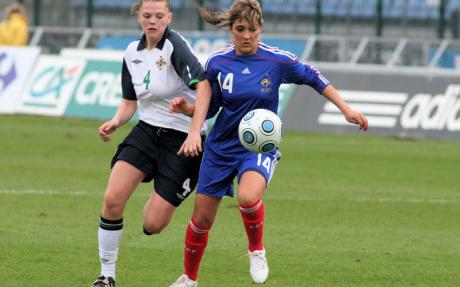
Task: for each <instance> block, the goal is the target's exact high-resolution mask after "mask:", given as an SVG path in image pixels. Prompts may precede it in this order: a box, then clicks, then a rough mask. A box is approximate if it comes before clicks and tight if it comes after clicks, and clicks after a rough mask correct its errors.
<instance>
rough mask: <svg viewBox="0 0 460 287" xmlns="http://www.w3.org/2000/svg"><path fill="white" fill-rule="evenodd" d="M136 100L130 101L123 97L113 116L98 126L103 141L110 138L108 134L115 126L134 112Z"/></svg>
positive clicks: (122, 122) (129, 117)
mask: <svg viewBox="0 0 460 287" xmlns="http://www.w3.org/2000/svg"><path fill="white" fill-rule="evenodd" d="M136 109H137V101H130V100H125V99H123V100H122V101H121V103H120V106H119V107H118V110H117V112H116V114H115V116H114V117H113V118H112V119H111V120H110V121H107V122H105V123H103V124H102V125H101V126H100V127H99V136H100V137H101V139H102V140H103V141H105V142H108V141H110V140H111V139H112V137H111V136H110V135H111V134H112V133H113V132H115V131H116V130H117V128H119V127H121V126H122V125H123V124H125V123H126V122H128V121H129V120H130V119H131V118H132V116H133V115H134V113H136Z"/></svg>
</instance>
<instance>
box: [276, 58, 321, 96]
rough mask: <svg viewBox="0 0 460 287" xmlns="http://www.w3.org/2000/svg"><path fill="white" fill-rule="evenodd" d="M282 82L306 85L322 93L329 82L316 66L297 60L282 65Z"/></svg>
mask: <svg viewBox="0 0 460 287" xmlns="http://www.w3.org/2000/svg"><path fill="white" fill-rule="evenodd" d="M283 83H286V84H298V85H308V86H310V87H312V88H313V89H315V91H316V92H318V93H319V94H322V93H323V91H324V89H326V87H327V86H328V85H329V84H330V82H329V80H328V79H326V78H325V77H324V76H323V75H322V74H321V73H320V71H319V70H318V69H317V68H316V67H314V66H310V65H308V64H303V63H301V62H299V61H298V60H295V61H292V62H290V63H287V64H285V65H284V69H283Z"/></svg>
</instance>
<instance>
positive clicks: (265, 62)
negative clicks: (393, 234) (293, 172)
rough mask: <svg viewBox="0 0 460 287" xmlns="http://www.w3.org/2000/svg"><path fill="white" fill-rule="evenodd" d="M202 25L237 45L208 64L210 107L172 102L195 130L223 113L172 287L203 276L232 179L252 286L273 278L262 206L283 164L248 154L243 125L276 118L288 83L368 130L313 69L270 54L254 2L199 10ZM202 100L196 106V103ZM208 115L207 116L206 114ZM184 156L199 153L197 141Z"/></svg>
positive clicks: (274, 157) (208, 147)
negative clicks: (252, 115)
mask: <svg viewBox="0 0 460 287" xmlns="http://www.w3.org/2000/svg"><path fill="white" fill-rule="evenodd" d="M200 14H201V16H202V17H203V19H204V20H205V21H207V22H208V23H211V24H214V25H216V26H218V27H228V29H229V32H230V33H231V35H232V36H233V44H232V45H230V46H228V47H226V48H223V49H221V50H218V51H217V52H215V53H214V54H213V55H211V57H210V58H209V59H208V62H207V64H206V72H207V78H208V80H209V81H210V83H211V87H212V98H211V100H210V102H211V104H210V106H204V107H203V106H199V104H200V103H203V102H207V101H209V100H203V101H201V100H200V97H201V96H203V97H207V96H208V95H207V94H203V95H197V103H196V104H195V105H193V104H190V103H189V101H187V100H186V99H184V98H177V99H175V100H174V101H173V102H172V105H171V108H170V109H171V111H175V112H180V113H183V114H189V115H192V114H193V120H192V122H193V123H194V124H198V123H203V122H204V120H205V118H206V117H211V116H213V115H215V114H216V112H217V111H218V110H219V109H220V108H221V110H220V113H219V115H218V117H217V119H216V121H215V124H214V126H213V128H212V130H211V132H210V133H209V135H208V138H207V140H206V144H205V147H204V150H205V153H204V156H203V161H202V164H201V169H200V176H199V180H198V186H197V195H196V198H195V208H194V211H193V215H192V218H191V220H190V222H189V225H188V228H187V232H186V237H185V252H184V253H185V254H184V273H183V274H182V275H181V276H180V277H179V279H177V281H176V282H175V283H173V284H172V285H171V286H172V287H186V286H189V287H190V286H197V279H198V269H199V266H200V262H201V258H202V256H203V253H204V250H205V248H206V245H207V241H208V233H209V230H210V228H211V226H212V224H213V222H214V219H215V216H216V213H217V209H218V206H219V203H220V201H221V198H222V197H223V196H233V179H234V178H235V177H237V178H238V181H239V184H238V194H237V197H238V203H239V206H240V212H241V216H242V219H243V223H244V226H245V230H246V234H247V238H248V241H249V246H248V249H249V263H250V264H249V265H250V268H249V271H250V275H251V278H252V280H253V282H254V283H264V282H265V281H266V280H267V278H268V264H267V260H266V256H265V248H264V245H263V242H262V237H263V226H264V204H263V202H262V200H261V198H262V195H263V194H264V192H265V189H266V187H267V184H268V183H269V180H270V178H271V176H272V175H273V173H274V170H275V167H276V164H277V162H278V161H279V159H280V153H279V151H278V150H274V151H272V152H269V153H265V154H255V153H252V152H250V151H248V150H246V149H245V148H244V147H243V146H242V145H241V143H240V142H239V139H238V123H239V121H240V120H241V118H242V117H243V116H244V115H245V114H246V113H247V112H249V111H251V110H253V109H257V108H264V109H268V110H271V111H273V112H275V113H276V112H277V110H278V100H279V95H278V90H279V86H280V85H281V84H283V83H295V84H299V85H300V84H303V85H309V86H311V87H312V88H313V89H315V90H316V91H317V92H318V93H319V94H322V95H324V96H325V97H326V98H327V99H328V100H330V101H331V102H332V103H334V104H335V105H336V106H337V107H338V108H339V109H340V111H341V112H342V113H343V115H344V116H345V118H346V119H347V121H349V122H350V123H354V124H357V125H359V128H360V129H361V130H363V131H366V130H367V128H368V123H367V119H366V117H365V116H364V115H363V114H362V113H359V112H355V111H353V110H352V109H351V108H350V107H349V106H348V105H347V104H346V103H345V101H344V100H343V99H342V98H341V97H340V95H339V94H338V92H337V91H336V90H335V89H334V87H333V86H332V85H331V84H330V83H329V81H328V80H327V79H326V78H325V77H324V76H323V75H321V74H320V72H319V71H318V70H317V69H315V68H314V67H312V66H309V65H307V64H302V63H300V62H299V61H298V59H297V57H296V56H294V55H292V54H291V53H289V52H285V51H282V50H279V49H277V48H274V47H269V46H267V45H265V44H264V43H262V42H260V41H259V35H260V33H261V30H262V24H263V19H262V10H261V8H260V5H259V3H258V2H257V1H255V0H237V1H235V2H234V3H233V5H232V6H231V7H230V8H229V9H228V10H227V11H223V12H210V11H209V10H207V9H205V8H203V7H200ZM198 101H199V102H198ZM208 108H209V110H208ZM189 137H190V139H191V140H190V141H189V140H186V141H185V143H184V145H183V146H182V147H181V150H180V152H181V153H183V154H185V155H189V156H190V155H192V156H193V155H196V154H198V151H199V148H200V145H197V144H196V143H195V142H194V140H192V139H193V138H196V136H193V135H191V134H189Z"/></svg>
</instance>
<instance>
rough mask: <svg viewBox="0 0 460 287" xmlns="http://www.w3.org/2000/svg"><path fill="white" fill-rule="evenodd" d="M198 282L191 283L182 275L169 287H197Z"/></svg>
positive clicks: (191, 281) (185, 275) (190, 280)
mask: <svg viewBox="0 0 460 287" xmlns="http://www.w3.org/2000/svg"><path fill="white" fill-rule="evenodd" d="M197 286H198V282H197V281H193V280H192V279H190V278H188V276H187V274H182V275H181V276H180V277H179V278H177V281H176V282H174V283H173V284H171V285H170V286H169V287H197Z"/></svg>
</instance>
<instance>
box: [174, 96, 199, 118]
mask: <svg viewBox="0 0 460 287" xmlns="http://www.w3.org/2000/svg"><path fill="white" fill-rule="evenodd" d="M193 109H194V107H193V105H192V104H190V103H189V102H187V100H186V99H185V98H183V97H176V98H174V99H173V100H172V101H171V103H170V104H169V112H171V113H180V114H184V115H187V116H192V115H193Z"/></svg>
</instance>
